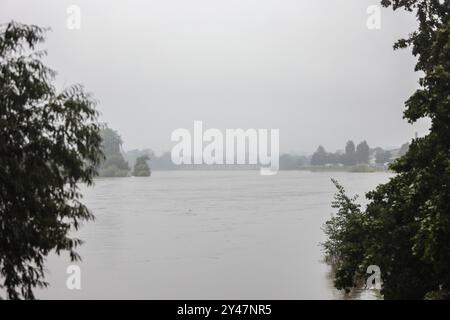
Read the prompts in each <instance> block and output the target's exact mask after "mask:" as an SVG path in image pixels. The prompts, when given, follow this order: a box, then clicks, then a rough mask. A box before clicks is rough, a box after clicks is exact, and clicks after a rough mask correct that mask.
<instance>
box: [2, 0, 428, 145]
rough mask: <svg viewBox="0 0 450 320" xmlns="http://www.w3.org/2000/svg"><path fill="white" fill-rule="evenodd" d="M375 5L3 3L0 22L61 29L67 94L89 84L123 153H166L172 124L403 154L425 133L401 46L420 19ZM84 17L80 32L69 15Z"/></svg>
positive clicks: (53, 55)
mask: <svg viewBox="0 0 450 320" xmlns="http://www.w3.org/2000/svg"><path fill="white" fill-rule="evenodd" d="M378 3H379V0H369V1H367V0H324V1H317V0H304V1H301V0H189V1H187V0H142V1H137V0H132V1H129V0H128V1H124V0H123V1H117V0H115V1H113V0H104V1H99V0H86V1H76V0H71V1H62V0H58V1H56V0H54V1H50V0H28V1H23V0H1V2H0V21H1V22H2V23H4V22H8V21H9V20H11V19H13V20H16V21H19V22H24V23H34V24H38V25H41V26H48V27H51V28H52V32H50V33H49V34H48V41H47V42H46V44H45V48H46V49H47V50H48V53H49V55H48V59H47V61H48V64H49V65H50V66H51V67H52V68H54V69H55V70H57V72H58V78H57V83H58V86H61V87H62V86H67V85H69V84H72V83H82V84H84V85H85V87H86V88H87V90H88V91H90V92H92V93H93V94H94V96H95V97H96V98H97V99H98V101H99V106H98V108H99V110H100V111H101V113H102V115H101V120H102V121H105V122H107V123H108V124H109V125H110V126H111V127H112V128H114V129H116V130H118V131H119V132H120V134H121V135H122V138H123V140H124V142H125V144H124V148H125V149H133V148H147V147H148V148H151V149H153V150H155V151H156V152H157V153H160V152H162V151H166V150H169V149H170V148H171V147H172V146H173V145H174V143H173V142H171V141H170V134H171V132H172V131H173V130H174V129H176V128H188V129H190V130H192V128H193V121H194V120H202V121H203V123H204V126H205V128H219V129H225V128H244V129H245V128H267V129H270V128H279V129H280V148H281V151H283V152H295V153H310V152H312V151H314V150H315V149H316V148H317V146H318V145H319V144H322V145H323V146H325V148H326V149H327V150H330V151H334V150H335V149H342V148H343V147H344V144H345V141H346V140H348V139H353V140H355V141H356V142H359V141H360V140H363V139H366V140H367V141H368V143H369V145H370V146H372V147H375V146H382V147H389V146H397V145H400V144H402V143H404V142H406V141H409V140H410V138H411V137H412V136H413V135H414V132H415V131H418V132H419V135H421V134H424V133H425V132H426V130H427V127H428V124H427V122H422V123H419V124H418V125H415V126H411V125H409V124H407V123H406V121H404V120H403V119H402V111H403V108H404V105H403V103H404V101H405V100H406V99H407V98H408V97H409V96H410V95H411V93H412V92H413V91H414V90H415V89H416V88H417V79H418V74H415V73H414V72H413V68H414V63H415V59H414V58H413V57H411V54H410V52H409V51H397V52H394V51H393V50H392V45H393V43H394V42H395V40H396V39H398V38H400V37H402V36H405V35H407V34H408V33H409V32H411V31H412V30H413V29H414V28H415V26H416V24H415V19H414V16H413V15H411V14H406V13H403V12H398V13H395V14H394V13H392V11H391V9H383V10H382V15H381V18H382V20H381V30H369V29H368V28H367V27H366V20H367V18H368V14H367V13H366V9H367V7H368V6H369V5H372V4H378ZM70 4H76V5H79V6H80V8H81V29H80V30H69V29H68V28H67V27H66V20H67V17H68V15H67V13H66V9H67V7H68V6H69V5H70Z"/></svg>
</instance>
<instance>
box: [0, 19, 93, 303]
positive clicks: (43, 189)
mask: <svg viewBox="0 0 450 320" xmlns="http://www.w3.org/2000/svg"><path fill="white" fill-rule="evenodd" d="M44 33H45V30H43V29H41V28H39V27H37V26H28V25H22V24H19V23H15V22H11V23H9V24H7V25H3V26H1V27H0V99H1V100H0V289H3V290H5V291H6V295H7V296H6V297H7V298H10V299H20V298H25V299H32V298H34V294H33V289H34V288H35V287H46V286H47V285H48V284H47V283H46V282H45V281H44V262H45V257H46V256H47V255H48V254H49V252H50V251H53V250H54V251H56V253H57V254H60V253H61V252H62V251H68V252H69V253H70V257H71V259H72V260H73V261H75V260H77V259H79V256H78V254H77V253H76V251H75V249H76V247H77V246H78V245H80V244H81V240H80V239H77V238H72V237H69V232H70V231H73V230H77V229H78V228H79V227H80V224H81V223H82V222H83V221H87V220H90V219H93V216H92V214H91V213H90V212H89V211H88V209H87V208H86V207H85V206H84V205H83V204H82V203H81V198H82V195H81V194H80V192H79V189H78V187H77V183H80V182H81V183H86V184H88V185H90V184H92V182H93V176H94V174H95V168H96V166H97V164H98V163H99V161H100V159H101V152H100V144H101V139H100V135H99V130H100V128H99V125H98V124H97V121H96V119H97V111H96V110H95V108H94V102H93V100H92V99H91V97H90V96H89V95H88V94H86V93H85V92H84V91H83V88H82V87H81V86H73V87H70V88H68V89H66V90H64V91H62V92H57V91H56V89H55V87H54V86H53V84H52V80H53V77H54V72H53V71H52V70H50V69H49V68H47V67H46V66H45V65H44V64H43V63H42V61H41V58H42V56H43V55H44V54H45V52H39V51H36V46H37V45H38V44H39V43H40V42H42V41H43V40H44Z"/></svg>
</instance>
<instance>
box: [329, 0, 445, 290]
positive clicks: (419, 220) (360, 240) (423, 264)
mask: <svg viewBox="0 0 450 320" xmlns="http://www.w3.org/2000/svg"><path fill="white" fill-rule="evenodd" d="M382 4H383V5H384V6H392V7H393V8H394V10H395V9H399V8H403V9H405V10H407V11H414V12H416V14H417V18H418V21H419V27H418V30H417V31H415V32H413V33H412V34H411V35H410V37H409V38H408V39H402V40H400V41H398V42H397V43H396V44H395V46H394V47H395V48H404V47H407V46H410V47H412V53H413V54H414V55H415V56H417V57H418V63H417V65H416V70H418V71H422V72H423V74H424V76H423V77H422V78H421V79H420V85H421V87H420V88H419V89H418V90H417V91H416V92H415V93H414V94H413V95H412V96H411V97H410V98H409V99H408V101H407V102H406V110H405V112H404V116H405V118H406V119H407V120H408V121H409V122H411V123H413V122H415V121H416V120H418V119H420V118H423V117H429V118H430V119H431V123H432V124H431V129H430V133H429V134H428V135H427V136H425V137H422V138H416V139H414V140H413V141H412V143H411V145H410V147H409V149H408V151H407V152H406V154H405V155H404V156H402V157H401V158H399V159H397V160H396V161H395V162H394V163H393V164H392V165H391V169H392V170H393V171H395V172H396V173H397V175H396V176H395V177H393V178H392V179H391V180H390V181H389V182H388V183H386V184H383V185H379V186H378V187H377V188H376V189H375V190H374V191H372V192H370V193H368V194H367V198H368V200H369V204H368V206H367V208H366V210H365V211H361V212H360V213H359V214H358V215H359V216H360V218H355V217H354V216H353V215H352V214H350V213H349V214H341V215H339V217H340V218H339V219H337V220H336V219H335V220H333V219H331V220H330V221H329V222H328V223H327V224H326V225H325V226H326V227H325V233H326V234H327V236H328V241H327V242H326V243H325V249H326V253H327V254H328V255H330V254H332V256H337V258H334V259H335V260H337V261H338V265H337V270H338V271H337V272H336V276H335V284H336V286H337V287H338V288H352V287H355V286H357V285H358V283H357V281H356V280H357V279H358V277H360V276H361V275H362V274H361V272H362V270H364V269H365V268H366V267H367V266H368V265H370V264H375V265H378V266H379V267H380V268H381V272H382V274H381V276H382V280H383V288H382V294H384V297H385V298H387V299H424V298H425V299H437V298H449V297H450V21H449V13H450V2H449V0H446V1H443V3H440V2H439V1H438V0H418V1H403V0H397V1H389V0H383V1H382ZM339 194H341V197H344V196H343V195H342V194H343V192H342V190H341V189H339V188H338V195H339ZM338 205H339V206H338V209H339V212H341V211H342V212H353V211H351V210H350V208H352V207H351V205H350V204H349V203H348V202H345V201H341V202H340V203H338ZM355 212H356V211H355ZM338 214H339V213H338ZM358 219H360V220H361V221H359V220H358ZM356 229H358V230H360V231H361V233H358V230H356Z"/></svg>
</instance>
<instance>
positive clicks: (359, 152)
mask: <svg viewBox="0 0 450 320" xmlns="http://www.w3.org/2000/svg"><path fill="white" fill-rule="evenodd" d="M369 157H370V148H369V145H368V144H367V142H366V141H362V142H360V143H359V144H358V145H357V146H356V162H357V163H358V164H368V163H369Z"/></svg>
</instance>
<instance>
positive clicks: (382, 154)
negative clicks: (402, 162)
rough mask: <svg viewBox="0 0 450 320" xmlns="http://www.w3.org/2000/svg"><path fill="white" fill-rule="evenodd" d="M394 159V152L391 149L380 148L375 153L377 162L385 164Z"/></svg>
mask: <svg viewBox="0 0 450 320" xmlns="http://www.w3.org/2000/svg"><path fill="white" fill-rule="evenodd" d="M391 160H392V153H391V152H390V151H385V150H379V151H377V153H375V163H377V164H381V165H384V164H386V163H390V162H391Z"/></svg>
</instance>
